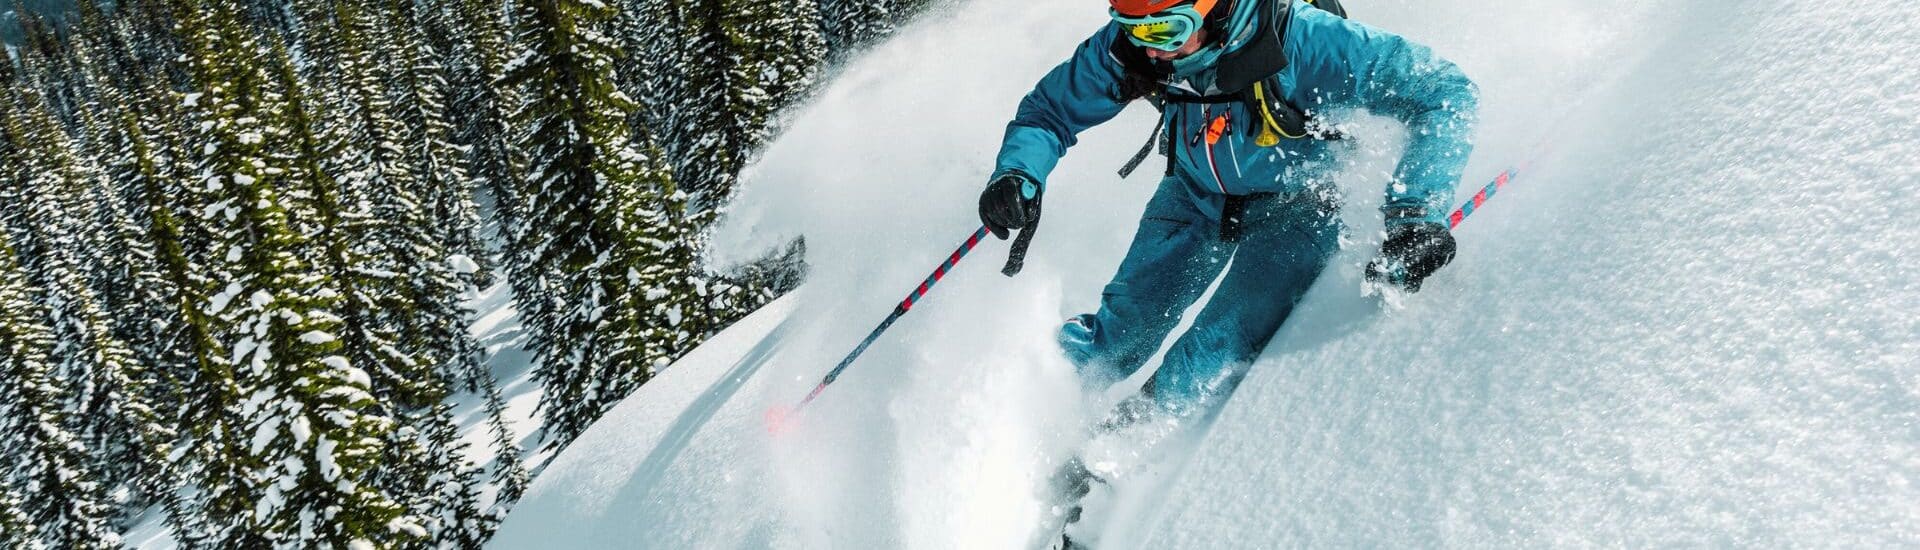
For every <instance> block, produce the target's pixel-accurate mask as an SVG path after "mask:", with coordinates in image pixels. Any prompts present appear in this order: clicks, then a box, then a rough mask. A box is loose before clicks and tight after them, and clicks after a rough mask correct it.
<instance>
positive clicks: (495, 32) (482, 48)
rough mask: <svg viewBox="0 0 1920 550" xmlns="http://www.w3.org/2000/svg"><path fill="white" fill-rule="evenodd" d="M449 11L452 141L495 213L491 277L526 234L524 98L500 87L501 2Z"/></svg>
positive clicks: (478, 1)
mask: <svg viewBox="0 0 1920 550" xmlns="http://www.w3.org/2000/svg"><path fill="white" fill-rule="evenodd" d="M444 9H445V10H447V11H449V12H451V13H448V14H446V16H447V17H448V18H449V19H450V20H451V22H450V23H449V24H448V26H449V27H450V28H451V29H453V30H451V31H450V32H451V33H453V34H455V35H456V36H458V37H460V39H459V40H456V41H454V45H453V52H452V55H451V56H450V59H452V60H453V62H452V66H451V67H450V69H449V71H448V80H449V82H450V84H451V85H452V89H453V90H454V93H453V94H452V97H451V98H450V102H449V112H450V113H452V116H453V125H454V128H453V133H452V135H451V139H452V140H453V142H454V143H458V144H460V145H461V146H462V147H464V148H465V149H466V159H465V160H466V166H467V168H468V173H469V175H471V176H472V177H473V178H474V179H475V180H476V181H477V182H478V186H479V189H480V190H481V191H482V192H484V193H485V196H486V198H487V207H488V210H489V211H490V212H491V213H492V216H491V218H492V220H493V227H494V229H493V231H492V234H493V237H494V239H495V241H497V243H498V244H497V246H496V250H495V252H494V253H493V254H490V255H491V256H492V257H493V258H494V261H493V262H491V265H493V266H496V269H492V270H488V269H483V270H481V272H482V273H484V274H488V275H490V274H491V273H492V272H494V271H497V266H498V265H499V264H500V261H501V260H500V259H501V258H504V257H506V256H509V255H511V254H512V252H511V251H512V250H515V249H516V243H518V242H519V241H520V235H523V234H525V233H526V230H525V228H524V227H523V225H522V221H521V220H522V219H523V218H522V216H521V214H520V210H522V209H523V208H524V206H522V198H521V197H520V195H521V189H522V188H523V187H525V182H524V181H523V177H522V175H523V174H524V173H525V170H526V164H527V163H526V158H525V155H524V154H523V153H522V151H520V149H519V148H518V147H516V146H515V143H514V135H513V131H512V130H511V126H512V125H511V120H510V119H511V118H512V116H513V109H514V108H515V106H517V105H518V104H519V96H518V94H517V93H516V90H515V89H514V87H513V86H508V85H503V84H502V83H501V82H500V77H501V75H502V71H503V70H504V68H505V65H506V62H507V59H506V58H505V56H506V52H507V48H508V45H507V41H508V35H507V31H506V29H505V28H504V24H503V22H502V20H501V17H502V16H501V13H500V10H501V3H499V2H492V1H490V0H460V1H459V2H454V3H451V4H450V5H448V6H445V7H444ZM475 282H476V284H480V285H486V284H488V283H489V282H490V281H488V280H487V277H481V278H478V279H476V281H475ZM468 389H474V388H473V387H471V386H469V388H468Z"/></svg>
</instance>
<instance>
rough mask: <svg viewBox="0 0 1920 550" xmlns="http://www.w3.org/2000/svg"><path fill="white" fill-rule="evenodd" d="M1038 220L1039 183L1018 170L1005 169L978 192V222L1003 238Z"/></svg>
mask: <svg viewBox="0 0 1920 550" xmlns="http://www.w3.org/2000/svg"><path fill="white" fill-rule="evenodd" d="M1039 222H1040V183H1039V182H1036V181H1033V178H1029V177H1027V175H1026V174H1023V173H1020V172H1018V171H1014V172H1007V173H1005V174H1001V175H1000V177H998V178H995V179H994V180H993V183H989V184H987V189H986V191H982V192H981V193H980V223H982V224H985V225H986V226H987V230H988V231H992V232H993V236H995V237H999V238H1001V239H1002V240H1005V239H1006V238H1007V234H1008V232H1009V231H1017V230H1021V229H1026V228H1028V227H1032V226H1034V225H1035V224H1038V223H1039Z"/></svg>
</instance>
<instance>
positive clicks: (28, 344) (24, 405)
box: [0, 113, 120, 549]
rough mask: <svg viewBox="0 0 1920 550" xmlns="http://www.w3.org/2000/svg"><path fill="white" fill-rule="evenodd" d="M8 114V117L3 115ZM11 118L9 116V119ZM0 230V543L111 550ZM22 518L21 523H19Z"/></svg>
mask: <svg viewBox="0 0 1920 550" xmlns="http://www.w3.org/2000/svg"><path fill="white" fill-rule="evenodd" d="M9 115H11V113H9ZM9 120H11V116H10V117H9ZM7 241H8V239H7V236H6V234H5V233H4V232H0V395H5V396H7V398H6V399H0V456H4V457H6V460H4V461H0V500H5V501H7V502H4V503H0V526H8V527H11V525H9V524H18V523H24V524H25V526H26V528H25V529H21V530H15V529H13V528H9V529H4V530H0V542H5V543H7V544H8V546H9V547H19V548H41V547H45V548H61V549H66V548H82V549H84V548H115V547H118V546H119V544H120V536H119V535H118V534H117V533H116V532H115V531H114V529H113V527H112V523H111V519H110V518H109V516H110V514H111V513H112V507H111V505H110V504H108V503H107V502H106V498H105V495H104V494H103V491H102V489H101V487H100V485H99V482H98V481H97V479H98V476H97V475H95V474H94V473H93V472H92V471H91V470H90V469H89V468H90V463H91V461H90V460H89V459H88V456H87V449H86V447H85V446H84V445H83V444H81V443H80V441H79V439H78V438H77V437H75V436H74V435H73V434H72V433H70V432H68V431H67V430H66V428H65V427H64V426H66V425H67V423H68V418H67V417H66V416H67V413H66V407H65V406H64V405H63V403H64V402H65V401H67V400H68V399H67V397H66V396H65V395H64V392H63V391H62V390H61V388H60V386H58V385H57V384H56V383H55V381H54V373H53V353H55V352H54V340H55V336H54V333H53V329H52V327H49V326H47V325H46V324H45V321H43V319H46V318H47V316H48V315H49V313H50V312H48V311H47V310H46V309H44V308H42V307H40V305H39V304H38V303H36V302H35V300H34V299H33V295H34V294H36V292H35V291H34V290H33V289H31V288H30V287H29V286H28V284H27V282H26V281H27V277H26V273H25V272H24V271H23V270H22V269H21V266H20V264H19V263H18V262H17V261H16V260H15V256H14V253H13V249H12V247H11V246H10V245H9V244H8V242H7ZM22 519H24V520H25V521H24V522H21V521H20V520H22Z"/></svg>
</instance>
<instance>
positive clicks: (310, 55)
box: [288, 0, 343, 90]
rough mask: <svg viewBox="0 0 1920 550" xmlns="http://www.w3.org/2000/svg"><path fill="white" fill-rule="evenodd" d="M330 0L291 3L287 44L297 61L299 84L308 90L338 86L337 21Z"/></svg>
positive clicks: (339, 43) (332, 2) (328, 88)
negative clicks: (292, 24) (290, 34)
mask: <svg viewBox="0 0 1920 550" xmlns="http://www.w3.org/2000/svg"><path fill="white" fill-rule="evenodd" d="M334 3H335V2H334V1H333V0H298V1H295V2H293V3H292V4H293V6H292V9H293V21H294V26H293V39H292V41H291V42H289V43H288V49H289V50H291V51H292V55H293V58H294V59H296V60H298V63H297V68H298V69H299V71H300V75H301V83H302V84H304V85H305V86H306V88H307V89H309V90H332V89H334V88H336V87H338V86H339V85H340V52H341V49H342V48H343V45H342V44H341V42H340V41H341V36H340V23H339V21H338V20H337V19H335V15H336V10H335V8H334Z"/></svg>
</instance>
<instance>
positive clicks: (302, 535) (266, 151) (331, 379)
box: [190, 4, 425, 548]
mask: <svg viewBox="0 0 1920 550" xmlns="http://www.w3.org/2000/svg"><path fill="white" fill-rule="evenodd" d="M210 8H211V9H209V10H206V11H209V12H211V17H208V18H207V19H206V20H203V21H201V22H200V23H199V24H198V25H196V28H194V29H193V31H192V33H191V35H190V36H191V37H192V45H193V47H192V50H193V58H194V70H195V74H196V76H197V81H198V91H197V92H196V93H197V95H194V96H191V97H192V101H191V104H192V107H193V111H194V115H195V116H194V119H195V122H197V123H198V125H199V127H200V128H202V129H203V130H201V132H200V133H199V135H197V136H196V138H195V139H196V142H197V143H198V145H199V148H200V150H202V151H203V154H202V155H201V157H200V163H199V167H198V172H197V174H196V177H195V182H196V185H195V187H196V189H195V191H197V192H200V193H204V194H206V195H207V196H208V199H209V200H210V203H209V204H211V205H212V207H210V208H208V209H207V210H206V211H204V212H203V217H202V218H201V219H200V220H199V221H200V223H203V224H205V225H207V226H208V228H209V229H210V232H211V233H212V235H213V238H214V240H215V242H216V245H215V247H216V249H218V250H223V251H224V253H223V254H218V256H219V257H220V259H219V261H217V262H216V263H215V265H214V266H212V269H211V271H212V279H213V280H214V281H215V284H216V285H221V284H222V283H224V285H223V286H222V288H221V290H220V291H219V293H217V294H215V295H214V296H212V297H211V298H210V299H209V300H208V304H207V308H206V309H207V312H208V313H209V314H211V315H212V316H213V319H212V321H213V323H212V324H213V325H214V326H215V327H216V328H215V331H216V334H217V338H218V339H219V341H220V342H221V343H222V344H223V345H224V346H225V347H226V348H227V349H230V350H231V356H230V357H231V363H230V364H227V365H224V366H225V367H226V371H225V372H216V373H212V376H210V377H209V380H206V382H207V383H208V384H209V385H210V386H211V387H208V388H206V391H209V392H221V393H223V394H224V395H225V396H226V397H224V398H223V401H226V402H227V403H231V406H230V407H227V408H224V409H223V410H222V411H220V413H221V414H220V415H219V417H218V418H215V419H210V420H211V422H210V423H211V424H213V428H212V429H211V430H209V431H210V432H211V433H210V434H209V435H210V437H209V438H208V439H209V441H208V442H207V443H206V444H205V446H206V450H208V451H211V452H210V453H209V454H210V456H209V457H208V458H207V459H206V460H205V461H204V463H203V464H202V466H203V467H201V468H199V469H197V470H196V471H195V473H196V474H197V479H195V481H197V482H198V483H199V484H200V489H201V491H202V494H201V495H200V497H199V498H200V503H201V505H202V509H203V510H204V511H205V513H206V515H207V516H208V520H209V521H208V523H207V525H208V527H210V528H211V529H213V532H212V533H209V534H208V535H210V536H208V537H206V538H204V539H199V540H197V541H195V542H200V543H205V544H213V545H217V546H221V547H235V548H258V547H266V546H302V547H306V546H328V547H346V546H349V545H356V546H358V545H369V544H371V545H390V544H398V543H401V542H404V541H407V540H418V538H419V537H422V536H424V535H425V531H424V529H423V528H422V527H420V525H419V523H418V521H416V520H415V518H410V517H408V516H406V515H404V511H403V510H402V509H401V508H400V507H399V506H398V505H397V504H396V503H395V502H394V500H393V499H392V498H390V497H389V496H388V495H385V494H383V493H382V492H380V491H379V490H378V489H377V488H376V487H375V486H374V485H373V484H372V483H370V478H371V473H372V471H373V469H374V468H375V466H376V464H375V461H376V460H377V459H378V455H379V445H380V442H381V440H382V438H384V437H386V435H387V433H388V432H389V431H390V430H391V429H392V427H393V424H394V422H393V419H391V418H389V417H386V416H384V415H382V414H381V413H379V412H378V409H377V408H376V407H375V405H376V401H375V399H374V398H373V396H372V394H370V393H369V390H370V388H371V387H372V382H371V380H370V379H369V377H368V376H367V374H366V373H365V372H364V371H362V370H360V369H358V368H355V367H354V366H353V365H352V364H351V363H350V362H349V361H348V360H347V359H346V358H344V357H341V356H340V355H338V354H337V353H338V351H339V349H340V347H341V342H340V340H339V339H338V338H337V337H336V336H335V333H336V332H338V331H339V330H340V329H341V319H340V318H339V317H338V316H337V315H335V314H334V313H332V312H333V311H334V310H336V309H338V308H339V306H340V305H341V301H342V297H341V296H340V295H339V294H338V292H336V291H333V290H332V288H331V286H332V282H331V281H330V280H329V279H328V278H327V277H326V276H325V274H324V273H322V272H320V271H318V270H316V269H315V268H314V267H313V266H312V265H311V264H310V263H309V262H308V261H307V259H304V258H301V257H300V256H299V255H298V252H299V251H302V250H307V249H309V248H308V247H307V246H306V243H305V242H304V241H305V239H306V237H305V236H304V235H302V234H301V233H299V232H296V231H294V230H293V226H292V222H290V221H289V220H288V211H289V208H290V207H292V206H293V205H291V203H290V201H289V199H288V197H286V196H284V195H283V193H282V192H281V189H283V188H284V187H285V184H286V183H287V181H286V179H287V178H288V168H289V167H288V165H289V164H293V163H294V162H293V160H290V157H292V156H293V155H294V154H295V153H292V151H294V150H295V149H296V148H294V147H293V146H292V145H291V144H290V143H288V141H289V139H288V138H287V133H288V132H287V131H286V129H285V127H284V125H285V124H286V123H287V120H286V115H285V106H284V101H285V98H284V97H283V96H281V95H280V94H279V93H278V91H276V90H275V88H274V86H272V81H271V79H270V78H269V75H268V73H267V72H266V71H265V70H263V68H265V67H272V66H273V63H272V60H271V59H269V58H268V56H266V55H263V50H262V49H261V48H259V47H258V46H256V45H255V43H254V42H253V41H252V39H250V38H248V37H246V36H245V33H244V32H242V31H241V29H240V28H239V25H238V24H237V17H236V13H238V8H236V7H235V6H233V5H231V4H215V5H213V6H210Z"/></svg>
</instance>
